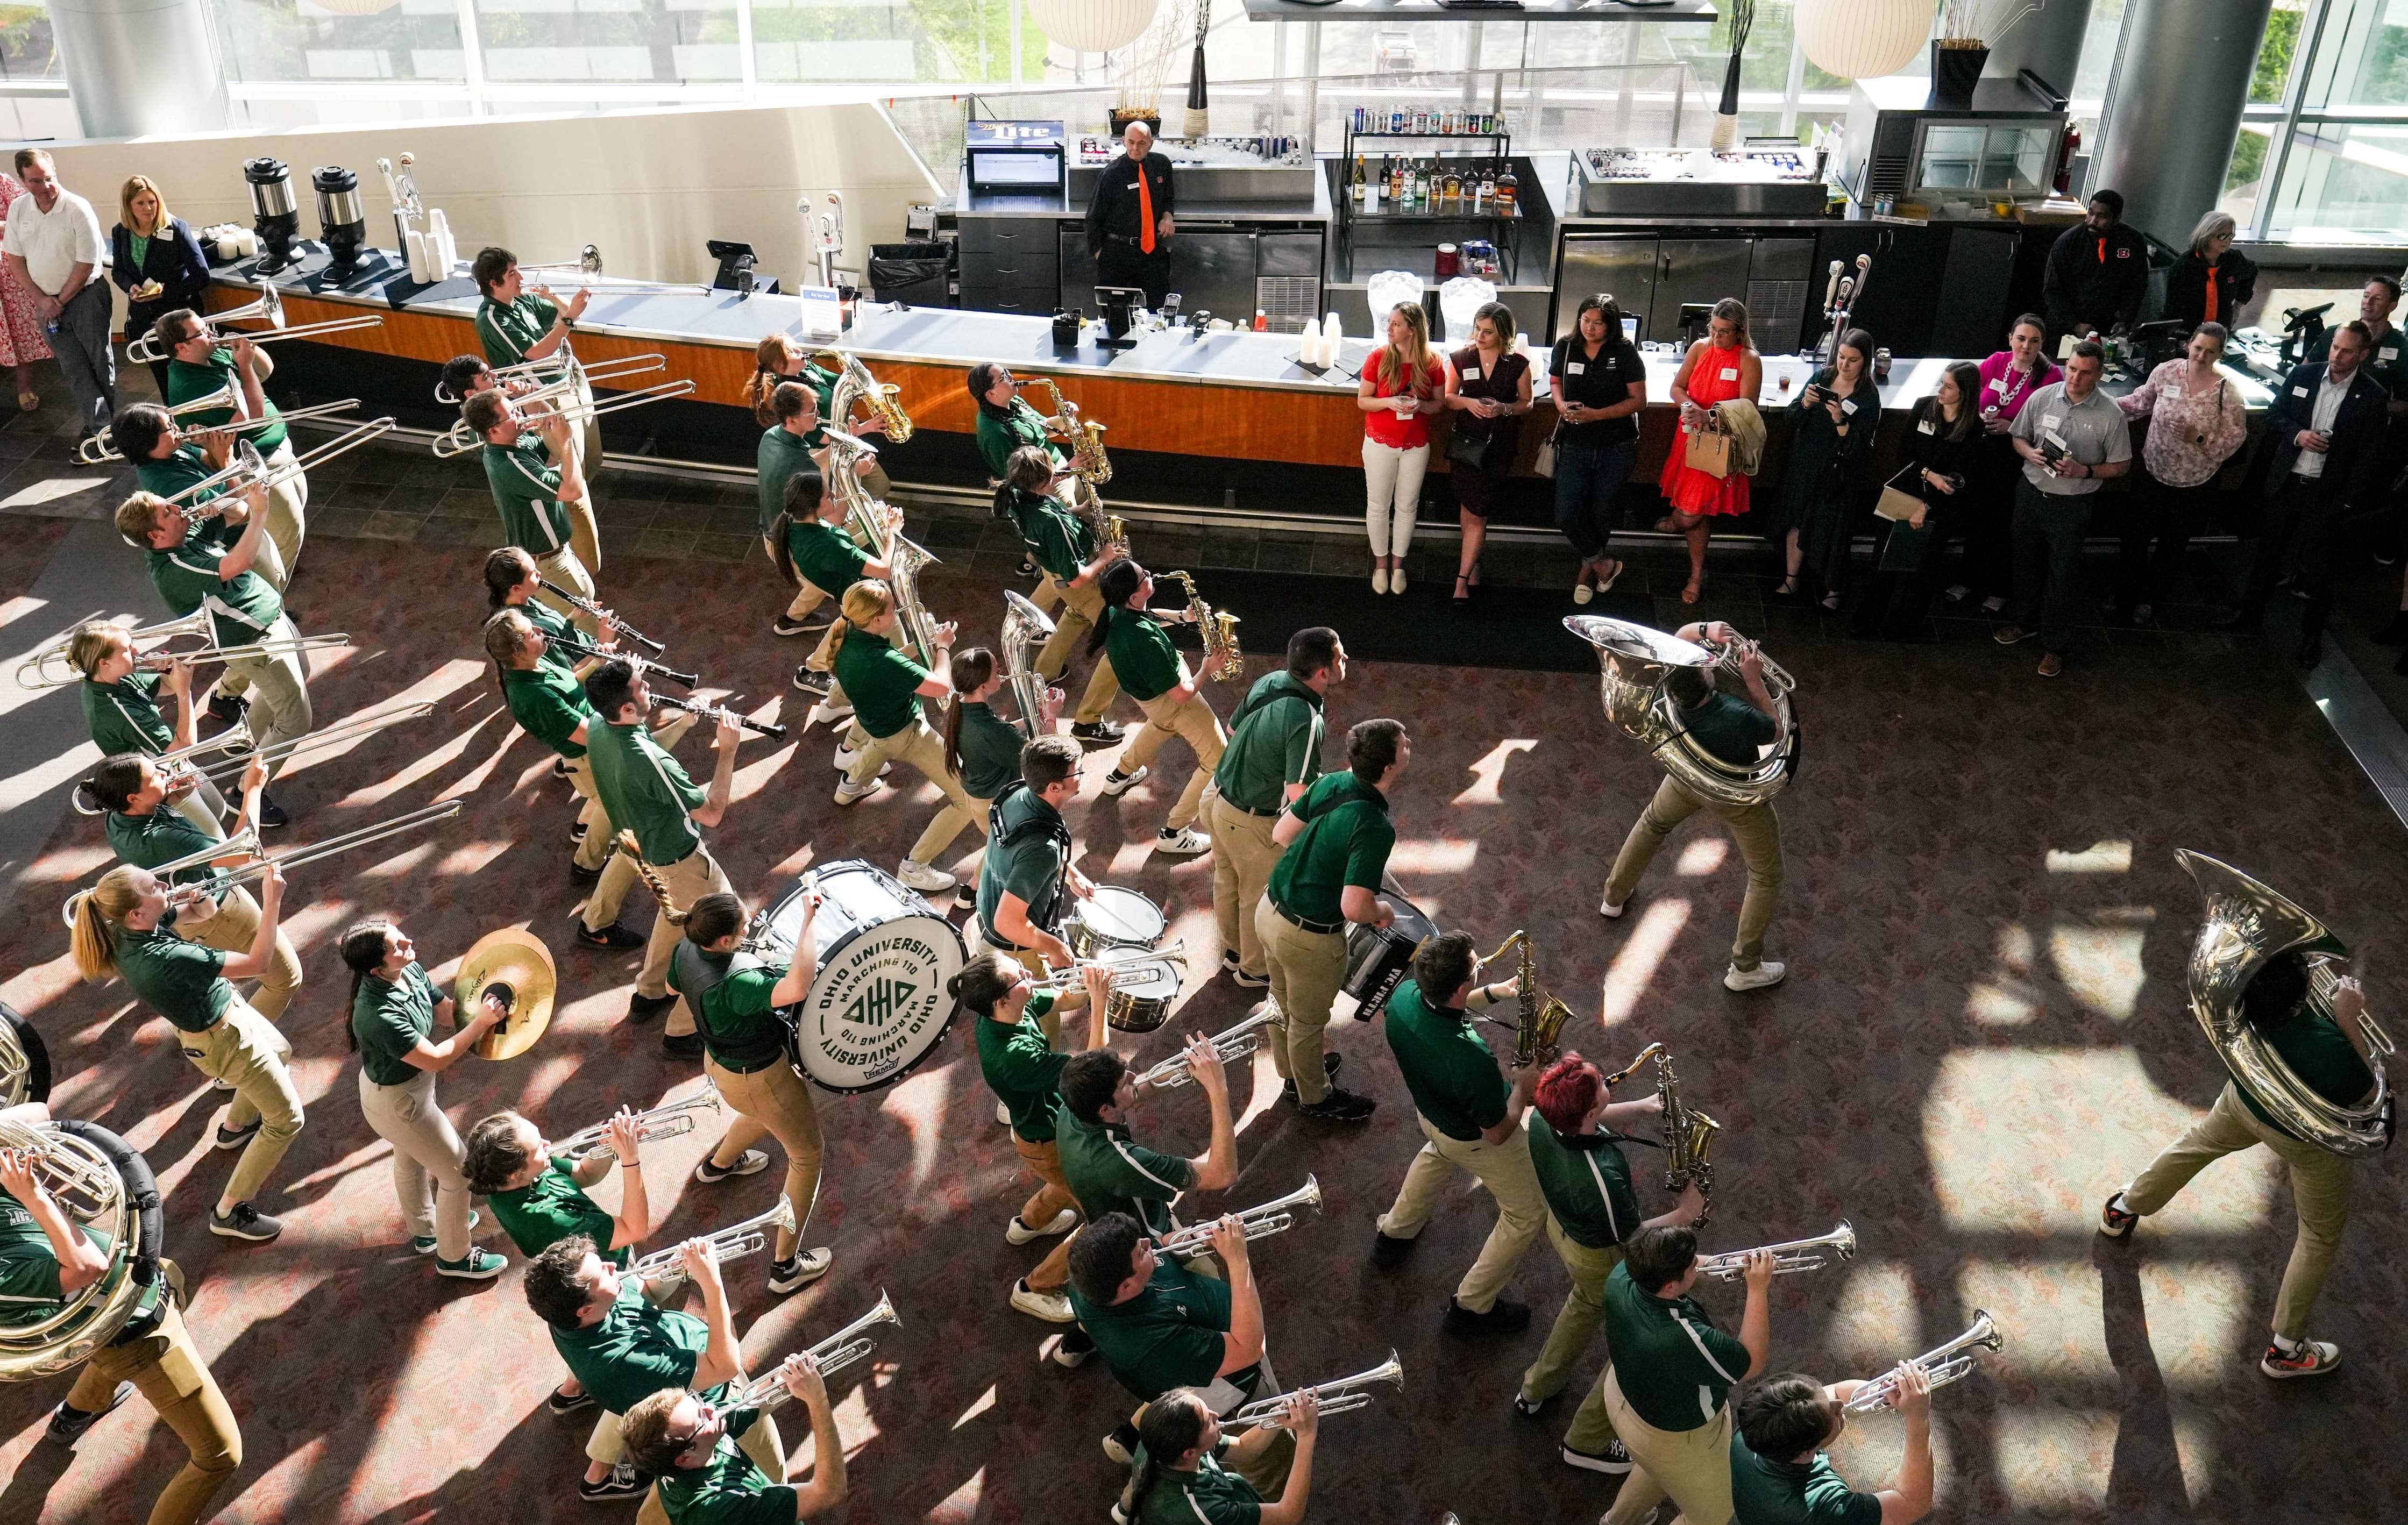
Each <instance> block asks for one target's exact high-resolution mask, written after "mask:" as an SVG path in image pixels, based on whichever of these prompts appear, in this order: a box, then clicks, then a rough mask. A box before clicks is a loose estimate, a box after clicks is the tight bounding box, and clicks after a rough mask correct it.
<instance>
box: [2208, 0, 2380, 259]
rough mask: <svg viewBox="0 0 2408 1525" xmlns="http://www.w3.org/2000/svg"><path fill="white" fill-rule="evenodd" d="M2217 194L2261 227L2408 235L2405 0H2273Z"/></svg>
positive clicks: (2346, 235)
mask: <svg viewBox="0 0 2408 1525" xmlns="http://www.w3.org/2000/svg"><path fill="white" fill-rule="evenodd" d="M2221 205H2222V206H2223V207H2224V209H2225V210H2227V211H2229V212H2230V213H2231V214H2232V215H2233V216H2234V217H2235V218H2237V219H2239V220H2240V221H2241V224H2242V226H2243V229H2245V230H2246V231H2247V232H2248V234H2249V235H2251V236H2254V237H2257V238H2259V239H2267V240H2275V241H2282V242H2288V243H2299V244H2399V243H2408V0H2274V9H2273V13H2272V16H2271V17H2270V18H2269V20H2268V21H2267V26H2266V36H2265V40H2264V42H2263V43H2262V44H2260V46H2259V48H2258V50H2257V71H2256V73H2255V74H2254V75H2253V76H2252V78H2251V79H2250V87H2249V101H2248V104H2247V106H2246V107H2243V116H2242V121H2241V133H2240V136H2239V137H2238V138H2237V139H2236V140H2235V142H2234V143H2233V146H2232V160H2231V164H2230V165H2229V168H2228V169H2227V170H2226V172H2225V187H2224V198H2223V201H2222V204H2221Z"/></svg>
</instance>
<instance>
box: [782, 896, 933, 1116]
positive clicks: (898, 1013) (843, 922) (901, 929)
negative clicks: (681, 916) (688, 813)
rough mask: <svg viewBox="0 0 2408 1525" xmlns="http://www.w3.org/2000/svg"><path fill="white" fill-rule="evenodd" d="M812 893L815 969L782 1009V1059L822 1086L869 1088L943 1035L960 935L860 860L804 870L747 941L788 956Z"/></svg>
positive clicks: (887, 1080) (895, 1074)
mask: <svg viewBox="0 0 2408 1525" xmlns="http://www.w3.org/2000/svg"><path fill="white" fill-rule="evenodd" d="M812 889H816V890H818V891H819V892H820V898H821V905H820V914H819V917H818V919H815V920H814V921H813V922H812V923H811V942H812V944H813V947H814V950H815V952H816V955H817V962H818V965H819V973H818V975H817V976H814V977H813V979H812V981H811V988H810V992H809V993H808V994H806V995H805V996H804V997H803V999H802V1000H800V1001H798V1002H796V1004H795V1005H792V1006H788V1007H785V1008H783V1009H782V1010H781V1011H780V1013H779V1015H780V1016H781V1018H783V1019H785V1021H786V1024H787V1028H788V1033H787V1038H786V1058H787V1060H788V1062H790V1063H792V1064H793V1065H794V1067H795V1069H796V1072H798V1073H799V1074H800V1075H801V1076H803V1078H805V1079H806V1080H810V1081H811V1082H812V1083H814V1084H816V1085H819V1086H824V1087H825V1088H826V1089H827V1090H836V1091H857V1090H877V1089H878V1088H879V1087H881V1086H888V1085H893V1084H894V1083H895V1082H896V1081H897V1080H900V1079H902V1078H903V1077H904V1076H907V1075H909V1074H910V1073H911V1071H912V1070H913V1069H914V1068H916V1067H917V1066H918V1065H919V1063H920V1062H921V1061H923V1060H925V1059H926V1058H927V1057H928V1055H929V1054H930V1053H931V1052H933V1051H934V1050H935V1048H936V1047H937V1045H938V1044H939V1043H940V1042H942V1041H943V1040H944V1036H945V1030H946V1029H947V1028H948V1027H950V1026H951V1025H952V1024H953V1014H954V1013H955V1012H956V1011H957V1010H958V1009H960V1008H959V1005H958V1004H957V1003H956V1002H955V1001H954V1000H953V997H952V996H951V995H949V994H947V993H946V991H945V987H946V985H947V984H948V983H949V982H951V980H952V979H953V976H955V975H957V974H960V973H961V970H962V965H963V963H964V962H967V955H966V954H965V952H964V950H963V948H962V934H961V933H960V932H959V931H957V930H955V928H954V926H953V923H952V922H950V921H948V920H946V919H944V918H943V917H942V916H939V914H937V911H936V908H935V907H934V906H931V905H929V904H928V903H927V901H926V900H925V899H923V898H922V897H921V895H920V894H919V892H918V891H914V890H911V889H910V888H908V887H906V886H905V885H904V884H903V882H902V881H901V880H899V879H897V878H896V877H894V876H893V875H891V874H889V873H887V872H886V871H885V870H883V869H881V868H878V867H877V866H875V865H873V864H870V863H867V862H862V861H861V860H859V859H849V860H846V861H844V862H835V863H830V864H828V865H827V866H826V867H824V868H821V869H816V870H814V871H812V872H811V873H810V874H806V875H804V876H803V877H802V879H801V880H800V881H799V882H798V883H796V886H795V887H794V888H793V889H792V890H789V891H787V892H786V894H785V896H784V898H782V899H781V900H780V901H779V902H778V903H777V904H776V905H772V906H771V907H770V908H769V909H768V911H767V912H766V913H765V914H764V915H763V916H761V917H760V918H758V919H756V920H755V922H754V925H753V928H752V930H751V931H750V932H748V934H746V939H745V941H746V943H747V945H748V946H751V947H753V948H756V949H757V950H758V951H759V952H760V954H761V955H762V956H763V957H764V958H766V959H769V960H771V961H773V962H775V961H781V960H790V959H791V958H792V957H793V955H794V948H795V934H796V930H797V929H798V928H800V927H801V925H802V920H803V896H804V893H805V891H810V890H812Z"/></svg>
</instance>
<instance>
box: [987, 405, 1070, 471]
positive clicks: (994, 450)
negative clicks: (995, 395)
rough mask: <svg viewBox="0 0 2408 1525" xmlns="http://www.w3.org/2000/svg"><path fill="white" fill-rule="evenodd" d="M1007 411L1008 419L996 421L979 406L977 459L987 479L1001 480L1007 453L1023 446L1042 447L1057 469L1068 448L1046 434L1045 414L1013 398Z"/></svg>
mask: <svg viewBox="0 0 2408 1525" xmlns="http://www.w3.org/2000/svg"><path fill="white" fill-rule="evenodd" d="M1008 411H1009V417H1007V418H1001V419H998V418H996V416H995V414H994V413H992V412H991V411H989V410H988V409H987V407H986V406H984V405H983V404H982V405H981V406H980V407H979V410H978V450H979V458H980V459H981V460H982V461H984V462H985V463H986V474H987V475H988V476H990V477H995V478H996V479H997V480H1001V479H1002V477H1003V468H1004V465H1005V463H1008V462H1010V461H1011V452H1012V451H1014V450H1016V449H1020V448H1021V447H1022V446H1023V445H1039V446H1042V447H1043V448H1044V449H1045V452H1046V453H1047V454H1048V455H1051V456H1052V457H1053V458H1054V464H1055V465H1057V466H1058V465H1060V464H1061V463H1063V462H1065V461H1067V460H1068V459H1069V458H1070V452H1069V450H1068V449H1065V448H1064V447H1063V446H1062V445H1060V444H1058V443H1056V442H1055V441H1054V439H1052V438H1051V437H1049V436H1048V435H1046V433H1045V415H1044V414H1042V413H1039V412H1038V411H1037V409H1035V408H1033V407H1031V406H1028V403H1027V401H1026V400H1025V399H1024V398H1020V397H1014V398H1013V399H1012V400H1011V408H1010V409H1009V410H1008Z"/></svg>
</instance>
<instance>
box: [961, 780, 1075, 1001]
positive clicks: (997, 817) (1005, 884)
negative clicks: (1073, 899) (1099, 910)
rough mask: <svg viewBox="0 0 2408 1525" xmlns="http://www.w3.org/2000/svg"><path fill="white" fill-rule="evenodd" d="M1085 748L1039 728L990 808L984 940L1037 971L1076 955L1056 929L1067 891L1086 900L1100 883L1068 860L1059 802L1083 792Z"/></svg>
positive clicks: (981, 904) (981, 886)
mask: <svg viewBox="0 0 2408 1525" xmlns="http://www.w3.org/2000/svg"><path fill="white" fill-rule="evenodd" d="M1084 757H1085V753H1084V752H1083V751H1082V748H1080V746H1079V744H1078V743H1077V742H1075V741H1073V740H1071V739H1070V738H1069V737H1068V736H1052V735H1040V736H1037V737H1035V738H1033V739H1032V740H1031V741H1030V742H1029V743H1028V745H1027V746H1025V747H1023V748H1021V749H1020V781H1019V782H1018V783H1017V784H1014V785H1011V787H1009V788H1007V789H1005V790H1004V791H1003V792H1002V793H1001V794H1000V795H998V796H996V802H995V805H994V806H993V807H992V808H991V809H990V810H989V811H988V812H987V838H986V852H985V854H984V855H983V856H982V857H981V858H980V860H979V880H978V902H977V909H976V916H977V920H978V931H979V935H980V936H981V937H982V938H983V939H985V941H986V946H987V947H989V948H998V949H1000V950H1002V951H1003V952H1005V953H1009V954H1011V956H1012V957H1013V958H1014V959H1016V960H1018V961H1019V962H1020V966H1021V967H1022V968H1024V969H1025V970H1027V971H1028V972H1029V973H1030V974H1032V975H1041V974H1043V973H1045V971H1046V968H1047V966H1048V965H1049V964H1050V965H1052V966H1053V967H1055V968H1061V969H1067V968H1068V967H1069V966H1070V965H1071V964H1073V963H1075V962H1078V957H1077V955H1075V954H1073V953H1072V952H1071V951H1070V945H1069V944H1068V943H1066V942H1064V941H1063V940H1062V939H1061V936H1060V935H1059V934H1057V933H1056V932H1055V931H1054V929H1055V928H1056V927H1059V926H1060V925H1061V924H1062V912H1063V911H1064V909H1066V907H1065V905H1064V904H1063V897H1064V896H1065V895H1075V896H1077V897H1078V898H1079V899H1081V900H1084V899H1086V898H1087V897H1088V896H1090V895H1093V894H1094V893H1095V892H1096V887H1095V884H1094V883H1093V882H1092V881H1091V880H1089V879H1088V877H1086V876H1085V875H1084V874H1082V873H1080V872H1079V870H1078V867H1077V865H1075V864H1073V863H1072V862H1070V828H1069V827H1068V826H1067V825H1065V824H1063V821H1062V807H1063V806H1064V805H1068V804H1069V803H1070V802H1071V801H1072V800H1073V799H1075V798H1077V797H1078V793H1079V771H1080V767H1081V764H1082V762H1083V760H1084Z"/></svg>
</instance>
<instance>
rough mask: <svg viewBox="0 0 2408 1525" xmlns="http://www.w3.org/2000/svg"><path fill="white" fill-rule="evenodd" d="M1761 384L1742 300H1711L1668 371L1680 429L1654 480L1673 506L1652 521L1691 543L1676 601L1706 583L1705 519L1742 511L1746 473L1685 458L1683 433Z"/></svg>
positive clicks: (1695, 594) (1690, 598) (1691, 598)
mask: <svg viewBox="0 0 2408 1525" xmlns="http://www.w3.org/2000/svg"><path fill="white" fill-rule="evenodd" d="M1763 388H1764V359H1763V357H1762V356H1760V355H1758V354H1757V353H1756V346H1755V345H1754V344H1753V343H1751V342H1750V341H1749V339H1748V336H1747V306H1746V305H1745V304H1744V303H1742V302H1739V301H1737V300H1735V299H1733V298H1731V297H1724V298H1723V299H1722V300H1721V301H1719V302H1717V303H1715V304H1714V311H1713V318H1712V319H1710V320H1709V321H1708V322H1707V325H1706V336H1705V337H1704V338H1702V339H1699V341H1698V342H1697V343H1695V344H1693V345H1691V346H1689V352H1688V354H1687V355H1686V356H1684V358H1683V359H1682V361H1681V370H1680V374H1679V375H1677V376H1675V377H1673V378H1672V401H1673V403H1674V405H1675V406H1678V407H1679V408H1680V409H1681V432H1680V433H1679V434H1678V435H1674V436H1673V437H1672V451H1671V453H1670V455H1669V456H1667V457H1666V458H1665V461H1664V474H1663V476H1661V477H1657V478H1656V488H1657V489H1658V490H1659V491H1660V492H1663V494H1664V496H1665V497H1666V498H1667V499H1669V500H1670V502H1671V505H1672V512H1671V513H1670V515H1668V516H1666V517H1665V518H1664V519H1662V520H1658V521H1657V522H1656V528H1657V529H1658V530H1665V531H1670V532H1673V533H1676V534H1680V535H1681V536H1683V537H1684V539H1686V540H1687V541H1688V542H1689V583H1688V586H1687V587H1685V588H1683V589H1682V590H1681V602H1682V603H1684V604H1695V603H1696V602H1697V601H1698V599H1699V596H1700V595H1701V594H1702V593H1703V592H1704V591H1705V586H1706V536H1707V534H1708V533H1709V531H1708V530H1707V527H1706V521H1707V520H1710V519H1714V518H1718V517H1720V516H1723V515H1726V514H1743V513H1746V512H1747V478H1746V477H1742V476H1741V475H1740V474H1739V473H1738V472H1735V471H1734V472H1732V473H1731V474H1730V475H1729V476H1727V477H1716V476H1714V475H1713V473H1712V472H1705V471H1699V470H1696V469H1695V468H1693V467H1692V466H1691V465H1690V464H1689V451H1688V439H1689V435H1693V434H1699V433H1702V432H1704V431H1705V430H1707V429H1708V428H1710V427H1711V426H1712V422H1713V420H1712V414H1713V406H1714V405H1715V404H1716V403H1727V402H1729V401H1731V400H1732V399H1733V398H1737V397H1744V398H1746V399H1747V400H1748V401H1750V402H1754V401H1755V400H1756V397H1757V396H1758V395H1759V394H1760V393H1761V392H1762V391H1763Z"/></svg>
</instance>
